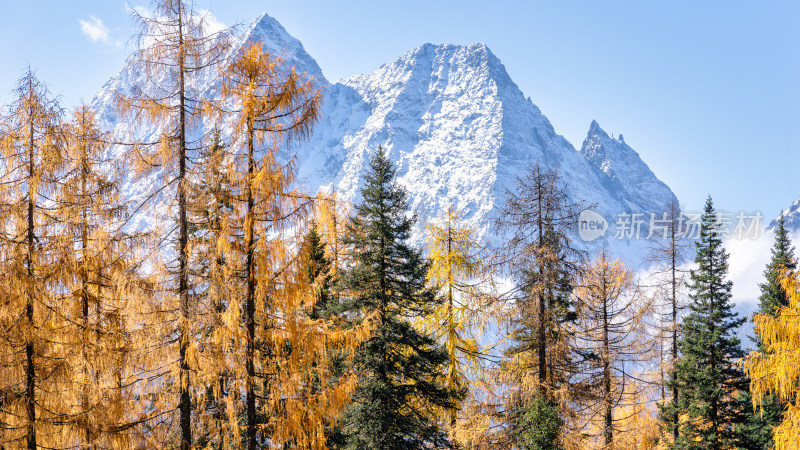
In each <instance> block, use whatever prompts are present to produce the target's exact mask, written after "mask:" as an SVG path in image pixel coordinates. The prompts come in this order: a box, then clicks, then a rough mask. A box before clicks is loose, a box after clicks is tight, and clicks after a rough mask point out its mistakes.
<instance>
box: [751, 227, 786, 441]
mask: <svg viewBox="0 0 800 450" xmlns="http://www.w3.org/2000/svg"><path fill="white" fill-rule="evenodd" d="M774 231H775V242H774V244H773V246H772V249H771V254H772V257H771V259H770V262H769V264H767V267H766V269H765V270H764V278H765V279H766V280H765V282H764V283H762V284H761V285H760V287H761V296H759V304H758V310H757V312H756V314H755V315H754V317H753V321H754V322H757V320H759V318H762V317H765V316H770V317H777V316H778V314H779V313H780V312H781V311H784V312H786V311H788V309H787V308H789V307H790V302H789V300H790V299H789V293H787V291H786V290H785V288H784V286H783V283H782V282H781V277H782V276H784V277H785V275H787V274H790V273H792V272H793V271H794V270H795V269H796V268H797V262H796V259H795V256H794V247H793V246H792V243H791V240H790V239H789V233H788V230H787V229H786V222H785V220H784V217H783V215H781V216H780V217H779V218H778V222H777V226H776V227H775V230H774ZM755 332H756V338H755V342H756V344H757V350H758V354H759V355H762V356H761V357H762V358H766V357H769V356H772V354H773V349H774V348H776V347H769V346H768V345H767V343H766V342H765V337H766V336H763V335H762V331H761V328H759V327H756V329H755ZM751 358H753V356H751ZM755 385H756V386H761V387H762V388H763V386H765V385H763V384H758V383H755ZM744 397H745V398H743V400H744V401H747V400H751V401H752V399H751V398H750V397H749V395H745V396H744ZM786 406H787V405H786V402H785V401H782V400H780V399H779V398H778V397H777V396H775V395H772V394H771V393H769V392H768V391H767V392H765V391H763V390H762V393H761V394H760V401H759V402H758V408H756V411H755V412H752V411H750V410H749V409H750V408H748V411H747V414H745V416H746V417H747V418H748V419H749V420H748V421H747V423H745V424H743V425H742V427H743V430H742V433H743V434H746V435H747V436H748V439H749V440H750V441H751V442H752V446H753V447H754V448H772V447H773V439H772V435H773V429H774V428H775V427H777V426H778V425H780V424H781V422H782V421H783V411H784V409H785V407H786Z"/></svg>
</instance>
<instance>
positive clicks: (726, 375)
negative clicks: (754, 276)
mask: <svg viewBox="0 0 800 450" xmlns="http://www.w3.org/2000/svg"><path fill="white" fill-rule="evenodd" d="M720 230H721V229H720V223H719V221H718V220H717V213H716V211H715V210H714V205H713V202H712V201H711V198H710V197H709V199H708V200H707V201H706V206H705V211H704V213H703V215H702V223H701V227H700V239H699V240H698V241H697V242H696V248H697V256H696V257H695V263H696V264H697V269H696V270H693V271H692V272H691V283H690V297H691V304H690V305H689V308H690V312H689V313H688V314H687V315H686V316H685V317H684V319H683V321H682V323H681V334H682V337H681V339H680V340H679V341H678V349H679V350H680V356H679V357H678V360H677V361H676V362H675V370H674V373H673V375H672V377H671V379H670V380H669V381H668V385H669V387H670V388H672V387H673V386H675V385H677V387H678V389H679V391H680V392H681V395H680V396H679V397H678V399H677V400H675V399H673V400H671V401H670V402H669V403H668V404H667V405H665V406H664V407H663V408H662V420H663V421H664V423H665V424H666V425H667V426H671V422H672V417H673V415H674V414H675V413H676V412H677V413H678V415H679V417H681V420H680V423H679V433H678V437H677V439H676V440H675V442H674V443H672V445H671V446H670V448H673V449H709V450H710V449H722V448H736V447H739V445H741V442H740V437H739V435H738V433H737V432H736V430H737V429H739V428H740V423H741V421H742V420H743V419H742V403H741V401H740V400H739V399H740V395H741V393H742V392H743V391H746V390H747V380H746V378H745V377H744V376H743V374H742V370H741V368H740V366H739V365H738V363H737V361H738V360H740V359H741V358H743V357H744V351H743V350H742V348H741V342H740V341H739V338H737V337H736V329H737V328H738V327H739V326H741V325H742V323H744V319H740V318H739V317H738V314H736V313H735V312H734V311H733V310H732V307H733V304H732V303H731V287H732V286H733V283H732V282H731V281H728V280H726V279H725V278H726V276H727V272H728V254H727V252H726V251H725V250H724V249H723V247H722V239H721V237H720Z"/></svg>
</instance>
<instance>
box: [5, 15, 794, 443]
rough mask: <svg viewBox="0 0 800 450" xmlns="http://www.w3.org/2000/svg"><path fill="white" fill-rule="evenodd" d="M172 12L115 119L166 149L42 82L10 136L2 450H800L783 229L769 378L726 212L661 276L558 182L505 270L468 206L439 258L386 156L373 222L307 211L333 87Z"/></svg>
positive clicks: (775, 260)
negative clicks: (734, 274)
mask: <svg viewBox="0 0 800 450" xmlns="http://www.w3.org/2000/svg"><path fill="white" fill-rule="evenodd" d="M154 6H155V8H154V11H153V13H152V15H148V16H145V15H140V14H139V13H134V19H135V20H136V21H137V22H138V23H139V24H140V26H141V27H140V28H141V34H140V41H141V42H140V44H141V45H140V50H139V51H137V52H136V54H135V55H134V56H133V60H132V62H133V63H135V64H136V66H137V67H138V68H139V70H141V72H142V73H143V74H144V78H145V79H147V80H148V83H149V85H148V86H146V87H144V88H141V89H132V90H130V91H128V92H121V91H119V92H115V104H116V106H117V108H118V113H119V115H120V117H121V118H122V120H124V121H125V123H126V124H129V126H130V127H131V128H132V129H137V128H141V129H144V128H147V127H149V129H156V130H158V131H157V133H156V134H157V136H156V138H155V139H152V140H151V141H148V142H145V141H138V142H137V141H133V142H119V141H117V140H114V139H113V138H112V135H111V134H110V132H108V131H107V130H103V129H102V128H101V126H100V125H99V124H98V118H97V112H96V111H93V110H92V109H91V108H90V107H89V106H86V105H81V106H79V107H77V108H75V109H74V110H73V111H72V112H71V113H69V114H67V113H66V112H65V111H64V109H63V108H62V106H61V105H60V104H59V102H58V101H57V100H56V99H55V97H54V96H53V95H52V94H51V93H50V92H49V91H48V89H47V87H46V86H45V84H44V83H42V82H41V81H40V80H38V79H37V77H36V76H35V74H34V73H33V72H32V71H31V70H28V71H27V72H26V73H25V74H24V75H23V76H22V78H21V79H20V80H19V82H18V83H17V86H16V88H15V90H14V91H13V101H12V102H11V104H9V105H8V106H7V107H6V109H5V112H4V114H3V115H2V120H1V121H0V150H2V157H1V159H0V223H2V224H3V228H2V229H1V230H0V261H1V262H2V264H0V330H2V331H0V448H8V449H11V448H28V449H38V448H85V449H99V448H125V449H127V448H158V447H165V448H179V449H192V448H209V449H226V448H248V449H256V448H303V449H325V448H333V449H337V448H340V449H405V448H408V449H424V448H465V449H485V448H519V449H564V450H567V449H578V448H603V449H634V448H635V449H656V448H674V449H704V448H708V449H722V448H724V449H733V448H742V449H766V448H773V447H774V448H777V449H789V448H794V446H795V442H796V440H797V439H798V438H797V436H798V430H797V426H796V423H797V420H795V416H796V415H797V414H798V413H797V407H796V389H795V386H796V385H797V380H798V379H799V378H800V368H798V367H797V364H795V363H794V361H796V360H797V359H796V358H795V355H796V352H798V342H800V341H799V340H798V339H796V338H795V336H796V335H797V332H796V331H795V330H796V329H797V327H796V325H795V319H794V317H797V309H798V308H800V305H799V302H800V300H799V299H800V294H798V292H800V291H798V281H797V275H796V273H795V270H796V263H795V257H794V249H793V248H792V246H791V242H790V240H789V237H788V232H787V230H786V229H785V226H784V222H783V220H782V219H781V220H780V221H779V222H778V227H777V229H776V233H775V239H776V241H775V245H774V247H773V250H772V260H771V262H770V264H769V266H768V267H767V269H766V271H765V276H766V280H765V283H764V284H763V285H762V286H761V288H762V296H761V298H760V306H759V308H760V309H759V314H757V315H756V316H755V319H754V321H755V332H756V336H755V337H754V339H755V343H756V350H755V351H753V352H751V353H750V354H745V352H744V350H743V348H742V345H741V342H740V341H739V340H738V338H737V337H736V334H735V333H736V330H737V328H738V327H739V326H741V325H742V323H743V321H744V319H743V318H739V317H738V316H737V315H736V313H735V312H733V310H732V306H733V304H732V300H731V286H732V283H731V281H730V280H728V279H727V270H728V262H727V260H728V254H727V252H726V250H725V249H724V248H723V245H722V239H721V233H720V232H719V222H718V221H717V220H716V211H715V209H714V206H713V202H712V201H711V199H710V198H709V200H708V201H707V203H706V208H705V211H704V214H703V216H702V225H701V229H700V237H699V239H698V240H697V241H696V242H689V241H687V240H686V239H682V238H681V237H680V234H679V233H678V231H677V229H678V227H679V226H680V225H679V222H680V208H679V207H678V205H677V204H671V205H668V207H667V210H666V211H665V212H664V217H665V218H668V219H669V220H668V223H669V224H670V226H667V227H666V229H665V230H664V232H663V236H662V238H661V239H659V240H657V241H656V242H657V245H656V247H654V248H653V249H652V251H651V254H650V260H649V262H650V264H651V266H652V267H653V268H654V271H653V272H651V273H649V274H648V276H647V278H646V279H643V278H642V277H640V276H639V275H637V274H635V273H634V272H633V271H632V269H631V268H630V267H627V266H625V265H624V264H623V263H622V262H620V261H619V260H618V259H616V258H614V256H613V255H610V254H608V252H607V250H601V251H600V252H599V253H598V254H595V255H590V254H587V253H586V252H585V251H581V250H579V248H578V246H576V244H575V242H574V241H573V235H574V232H575V230H576V229H577V228H576V226H577V220H578V214H579V212H580V210H581V209H583V208H584V207H585V206H586V205H581V204H576V203H573V202H572V201H571V200H570V196H569V195H568V186H567V181H566V180H564V179H563V178H562V177H561V176H560V174H559V173H558V171H557V170H548V169H545V168H543V167H541V166H538V165H535V166H534V167H532V168H530V170H529V171H528V172H527V174H526V175H525V176H524V177H521V178H519V179H517V180H516V185H515V186H514V188H513V189H512V190H510V191H509V192H506V193H505V197H504V200H503V203H502V204H500V205H499V206H498V208H497V212H496V214H495V217H496V221H495V223H494V229H496V230H497V233H498V239H499V240H500V241H501V245H499V246H498V247H500V248H487V247H486V246H484V245H482V244H481V243H480V242H479V241H478V239H477V232H476V231H475V230H474V229H473V228H471V227H469V226H468V225H467V224H466V222H465V220H464V219H463V213H462V212H461V211H459V210H458V209H456V208H449V209H448V210H447V211H446V212H445V213H444V214H443V215H442V217H440V218H438V219H437V220H435V221H433V222H432V223H430V224H428V225H427V228H426V237H427V246H426V247H425V248H417V247H415V246H414V245H412V244H411V243H410V237H411V231H412V227H413V226H414V224H415V220H416V219H415V218H414V216H413V215H411V214H410V211H409V210H408V194H407V192H406V191H405V189H404V188H403V187H402V186H401V185H400V184H398V182H397V179H396V178H397V177H396V175H397V170H396V168H395V167H394V166H393V164H392V162H391V160H390V158H389V155H388V153H387V151H386V150H384V149H383V148H381V147H379V148H377V149H376V150H375V152H374V153H373V154H372V155H371V157H370V160H369V167H368V168H367V170H366V174H365V176H364V180H363V187H362V188H361V190H360V199H361V200H360V202H359V203H358V204H356V205H348V204H347V203H346V202H343V201H341V200H339V199H338V198H337V196H336V195H335V192H334V193H320V194H316V195H312V194H309V193H306V192H302V191H301V190H299V189H298V188H297V187H296V183H295V169H294V160H293V158H292V156H291V154H290V153H289V151H288V150H287V147H288V144H289V143H290V142H294V141H298V140H302V139H303V138H304V137H306V136H308V135H309V134H310V133H311V132H312V130H313V126H314V124H315V123H316V121H317V120H318V119H319V118H320V115H321V103H322V93H321V92H320V90H319V87H318V85H317V84H316V81H315V80H314V79H313V78H311V77H308V76H307V75H305V74H300V73H296V72H295V71H294V70H293V68H291V67H289V66H288V64H287V63H286V62H285V61H284V60H283V59H282V58H281V57H280V56H279V55H273V54H270V53H269V52H268V51H266V50H265V49H264V47H263V45H261V44H259V43H255V42H250V43H247V44H246V45H244V46H242V47H241V48H239V49H238V50H236V51H235V52H233V53H231V49H232V42H233V36H232V35H231V34H230V33H229V32H228V31H224V32H219V33H208V32H206V31H205V30H204V29H203V28H204V27H203V20H202V18H200V17H199V16H198V15H197V14H195V12H194V11H193V10H192V6H191V4H190V3H187V2H184V1H181V0H163V1H159V2H156V3H155V5H154ZM211 72H213V73H214V74H217V75H219V79H220V96H219V98H207V97H206V96H205V94H203V93H202V92H199V90H198V89H197V88H196V82H197V80H198V78H199V77H201V76H203V74H207V73H211ZM209 123H211V124H215V126H213V127H211V128H203V127H204V126H205V125H206V124H209ZM223 128H226V129H227V130H229V133H228V134H225V133H223V132H222V131H221V130H222V129H223ZM135 134H136V133H132V135H135ZM112 147H113V148H124V149H125V150H124V152H123V154H122V156H121V157H111V156H110V155H111V154H112V152H111V151H110V150H111V148H112ZM123 174H124V176H128V177H129V181H130V180H134V181H136V180H137V179H138V180H140V182H139V185H138V186H140V187H142V188H143V189H146V190H147V192H145V193H144V195H143V196H142V198H143V199H144V200H143V201H142V202H141V203H139V204H132V203H131V202H130V200H129V199H126V198H125V194H124V193H123V192H122V177H123ZM142 180H148V184H146V185H145V184H144V183H143V182H142ZM153 180H155V182H154V183H153V182H152V181H153ZM157 200H158V201H163V204H164V205H167V208H166V210H164V209H161V210H158V211H153V210H152V208H151V210H149V212H148V214H155V215H156V216H157V217H158V218H159V219H163V220H159V223H158V224H157V226H154V227H148V229H141V227H138V228H137V226H134V221H135V219H136V217H137V216H138V215H141V214H144V212H143V211H147V210H148V207H149V206H152V203H153V202H156V201H157ZM692 247H694V253H695V257H694V264H693V265H692V267H693V269H691V270H690V271H689V272H688V273H687V272H685V271H684V267H686V263H687V262H688V260H689V259H690V258H689V254H690V252H691V251H692ZM687 294H688V297H687Z"/></svg>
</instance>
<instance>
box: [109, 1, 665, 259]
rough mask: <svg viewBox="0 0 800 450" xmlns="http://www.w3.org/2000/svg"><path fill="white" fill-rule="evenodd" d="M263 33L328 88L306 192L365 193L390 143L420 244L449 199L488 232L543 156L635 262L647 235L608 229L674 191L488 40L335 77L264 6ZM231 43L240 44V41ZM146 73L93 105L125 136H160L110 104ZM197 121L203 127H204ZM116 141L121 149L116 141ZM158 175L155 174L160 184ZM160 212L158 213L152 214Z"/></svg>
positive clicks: (304, 165) (310, 147)
mask: <svg viewBox="0 0 800 450" xmlns="http://www.w3.org/2000/svg"><path fill="white" fill-rule="evenodd" d="M251 39H252V40H258V41H262V42H264V43H265V45H266V46H267V48H269V49H270V50H271V51H272V52H277V53H279V54H281V55H283V56H284V57H285V58H286V59H287V60H288V61H290V62H291V64H295V65H296V67H297V70H299V71H303V72H307V73H309V74H310V75H313V76H314V77H315V78H316V80H317V81H318V83H319V85H320V86H321V87H322V88H323V89H324V90H325V102H324V105H323V110H324V114H323V117H322V119H321V120H320V122H319V123H318V125H317V127H316V128H315V131H314V133H313V134H312V136H311V137H310V138H309V139H307V140H306V141H303V142H300V143H294V144H292V147H291V150H292V151H293V152H295V153H296V157H297V173H298V183H300V184H301V185H302V186H303V187H304V188H305V189H306V190H308V191H310V192H316V191H318V190H320V189H326V190H331V189H336V191H337V193H338V194H339V196H340V197H342V198H344V199H346V200H350V201H358V198H357V195H358V188H359V186H360V182H361V178H362V176H363V174H364V170H365V168H366V162H367V160H368V158H369V155H370V154H371V153H372V152H374V150H375V149H376V148H377V146H378V145H382V146H384V147H385V148H386V149H387V150H388V152H389V155H390V157H391V158H392V160H393V161H395V164H396V165H397V167H398V168H399V176H400V182H401V183H402V184H404V185H405V186H406V188H407V189H408V190H409V193H410V202H411V207H412V208H413V210H414V211H415V212H416V213H417V214H418V217H419V223H418V225H417V227H416V229H415V232H414V240H415V241H416V242H417V243H419V244H422V243H423V242H424V232H423V230H424V224H425V223H426V222H427V221H429V220H431V219H432V218H435V217H437V216H439V215H440V214H441V213H442V212H443V211H444V210H446V209H447V208H448V207H449V206H451V205H452V206H456V207H459V208H462V209H463V210H464V211H465V215H466V219H467V220H468V222H469V223H470V224H471V225H472V226H474V227H476V228H477V229H478V231H479V234H480V235H481V237H484V238H490V237H491V236H492V235H493V234H492V232H491V228H492V223H493V211H494V209H495V207H496V206H497V205H498V204H499V202H502V199H503V197H504V194H505V192H506V191H507V190H509V189H513V186H514V179H515V177H517V176H520V175H522V174H524V173H525V171H526V170H528V169H529V168H530V166H531V165H532V164H534V163H535V162H538V163H539V164H541V165H543V166H545V167H547V168H558V169H559V170H560V171H561V173H562V175H563V176H564V177H565V179H566V180H567V182H568V187H569V191H570V196H571V198H572V199H573V200H574V201H581V202H584V203H585V204H587V205H589V204H594V205H596V206H595V208H593V209H594V210H595V211H597V212H598V213H600V214H601V215H603V216H604V217H605V218H606V219H607V220H608V222H609V225H610V226H611V229H610V230H609V232H608V233H607V236H610V237H611V238H610V239H607V240H606V241H604V240H602V239H599V240H597V241H593V242H591V243H582V245H584V246H585V248H587V249H594V248H597V247H598V246H600V245H603V243H604V242H606V243H607V244H608V245H609V247H610V250H612V251H613V252H615V253H618V254H622V255H625V256H627V257H628V258H627V259H628V260H629V261H630V262H632V263H634V264H638V263H639V262H640V261H639V255H638V253H639V252H640V250H641V249H642V248H643V246H644V245H645V243H644V242H643V241H637V242H628V241H619V240H616V239H614V238H613V235H614V221H615V220H616V216H617V214H619V213H625V212H647V213H649V212H656V211H658V210H659V209H660V208H661V206H662V205H664V204H666V203H667V202H668V201H671V200H672V199H674V198H675V197H674V195H673V194H672V192H671V191H670V190H669V188H668V187H667V186H666V185H665V184H664V183H663V182H661V181H660V180H658V178H657V177H656V176H655V175H654V174H653V173H652V171H650V169H649V168H648V167H647V165H646V164H645V163H644V162H643V161H642V160H641V159H640V157H639V155H638V154H637V153H636V151H634V150H633V149H632V148H631V147H629V146H628V145H627V144H625V143H624V141H622V139H621V138H620V139H618V140H614V139H612V138H610V137H609V136H608V135H607V134H606V133H605V132H604V131H603V130H601V129H600V127H599V126H598V125H597V123H592V125H591V127H590V130H589V134H588V136H587V138H586V141H585V142H584V145H583V148H582V149H581V151H577V150H576V149H575V147H573V146H572V144H570V143H569V142H568V141H567V140H566V139H565V138H563V137H562V136H560V135H559V134H557V133H556V132H555V130H554V128H553V126H552V125H551V124H550V122H549V120H548V119H547V118H546V117H545V116H544V115H543V114H542V113H541V111H540V110H539V108H537V107H536V105H534V104H533V103H532V102H531V100H530V99H529V98H525V96H524V94H523V93H522V92H521V91H520V89H519V88H518V87H517V85H516V84H515V83H514V82H513V81H512V79H511V77H510V76H509V74H508V73H507V72H506V70H505V67H504V66H503V64H502V63H501V62H500V60H499V59H498V58H497V57H496V56H495V55H494V54H493V53H492V52H491V51H490V50H489V49H488V48H487V47H486V46H485V45H483V44H472V45H466V46H464V45H451V44H443V45H432V44H425V45H423V46H421V47H419V48H417V49H414V50H412V51H410V52H409V53H407V54H405V55H403V56H401V57H400V58H398V59H397V60H395V61H393V62H391V63H388V64H385V65H383V66H382V67H380V68H379V69H378V70H376V71H375V72H373V73H371V74H365V75H356V76H353V77H351V78H348V79H345V80H341V81H339V82H336V83H329V82H328V81H327V80H326V79H325V77H324V76H323V75H322V71H321V69H320V68H319V66H318V65H317V63H316V62H315V61H314V59H313V58H312V57H311V56H310V55H308V54H307V53H306V51H305V50H304V49H303V46H302V44H301V43H300V42H299V41H298V40H296V39H295V38H293V37H292V36H291V35H289V34H288V33H287V32H286V30H285V29H284V28H283V27H282V26H281V25H280V24H279V23H278V22H277V21H275V20H274V19H273V18H271V17H269V16H267V15H264V16H262V17H261V18H259V19H258V20H256V21H255V22H254V23H253V25H252V26H251V27H250V28H249V29H248V30H247V32H246V33H245V35H244V37H243V38H242V39H241V40H240V41H239V44H238V45H242V44H243V43H244V42H246V41H247V40H251ZM234 51H235V49H234ZM143 83H144V80H143V79H142V77H141V74H139V71H138V70H137V68H136V67H135V65H128V66H127V67H126V68H124V69H123V70H122V72H121V73H120V74H119V75H118V76H117V77H115V78H113V79H112V80H110V81H109V82H108V83H107V84H106V86H104V88H103V89H102V90H101V91H100V93H98V96H97V98H96V99H95V102H94V105H95V107H96V108H98V110H99V111H100V114H101V117H102V119H103V121H104V123H105V124H106V125H108V126H109V127H111V128H112V129H113V131H114V134H115V136H116V137H117V138H119V139H128V140H130V139H145V140H148V139H153V138H154V137H155V136H157V135H158V130H155V129H141V128H137V129H132V128H131V127H130V126H129V125H128V124H125V123H123V122H122V121H120V120H119V118H118V117H117V115H116V112H115V111H114V109H113V105H112V102H111V98H112V93H113V91H114V90H115V89H118V90H121V91H123V92H129V91H130V90H131V89H142V88H144V89H146V87H141V86H140V85H142V84H143ZM194 88H195V89H197V90H198V91H199V92H204V93H206V94H207V95H211V96H214V95H217V91H215V89H218V87H217V80H216V79H215V77H214V75H213V74H209V75H205V76H203V77H201V78H200V79H199V80H197V82H196V85H195V86H194ZM209 127H210V124H199V125H198V127H197V129H196V130H195V132H196V133H201V132H202V131H203V130H204V129H205V130H207V129H209ZM118 151H121V149H119V150H118ZM155 181H156V180H155V179H152V180H150V182H155ZM148 184H150V183H149V182H148V180H134V179H133V178H130V179H128V185H127V186H126V192H127V193H128V195H129V196H130V197H131V198H133V199H134V201H141V200H142V199H143V198H144V197H143V196H144V194H145V193H147V192H148V190H149V189H150V187H149V186H148ZM170 198H171V197H170V196H169V195H168V194H164V196H163V198H161V199H160V200H158V201H155V202H153V203H154V206H152V207H148V208H143V210H144V211H145V212H144V213H142V216H143V217H147V218H146V219H141V220H139V222H140V226H146V225H147V224H148V223H150V224H152V223H154V222H155V221H157V220H163V219H164V218H165V217H167V216H168V215H169V214H171V212H170V209H169V208H168V207H167V206H166V205H168V204H169V203H170ZM156 215H159V216H160V217H161V219H155V218H154V217H155V216H156Z"/></svg>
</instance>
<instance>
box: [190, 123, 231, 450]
mask: <svg viewBox="0 0 800 450" xmlns="http://www.w3.org/2000/svg"><path fill="white" fill-rule="evenodd" d="M198 156H199V158H198V159H197V164H196V165H195V166H194V168H193V169H194V170H193V171H192V172H191V174H190V175H191V176H190V180H191V181H190V183H191V186H192V192H194V194H195V195H194V196H193V198H192V199H191V200H190V201H189V206H188V210H189V211H188V216H189V218H188V220H189V248H190V255H189V257H190V281H191V282H192V285H193V286H195V289H194V294H195V295H194V301H195V304H196V305H197V310H198V313H197V314H196V316H195V317H196V319H195V326H196V330H197V334H198V336H199V337H200V345H199V348H198V353H197V357H198V368H199V369H200V370H198V371H197V375H198V377H199V380H198V381H199V382H200V383H202V385H203V386H202V388H201V390H200V391H199V392H198V393H197V400H196V407H197V410H198V415H197V417H196V419H195V420H194V422H195V423H197V429H198V430H199V431H200V435H199V436H197V442H198V444H200V445H212V446H216V447H220V448H229V447H235V446H237V445H239V443H240V433H239V429H238V428H239V427H238V425H236V422H237V421H238V417H237V414H238V409H237V408H236V407H234V405H233V404H232V402H234V401H236V395H235V394H234V393H232V391H233V390H234V383H233V381H232V378H233V376H234V370H233V369H232V367H231V366H232V365H233V364H234V363H235V360H234V355H233V353H234V352H235V350H236V349H237V346H236V342H237V339H240V338H241V333H239V327H238V322H239V320H240V318H241V304H240V302H239V301H238V300H239V298H240V296H241V295H242V293H243V284H242V283H241V281H240V280H239V276H238V274H239V271H241V270H242V261H241V258H240V255H241V249H240V248H239V247H237V242H238V239H237V237H238V231H237V229H236V227H235V224H236V223H237V221H238V220H239V219H240V212H239V209H238V208H237V201H238V190H237V188H236V186H235V164H234V158H233V155H232V152H231V150H230V148H229V146H228V145H227V144H226V143H225V142H224V140H223V137H222V133H221V132H220V130H219V129H214V130H212V132H211V133H210V135H209V137H208V144H207V146H205V148H203V149H201V150H200V151H199V152H198Z"/></svg>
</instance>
